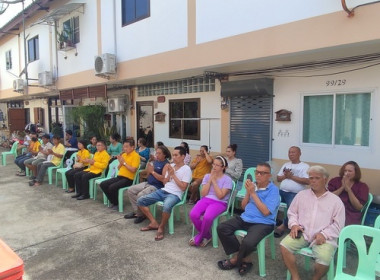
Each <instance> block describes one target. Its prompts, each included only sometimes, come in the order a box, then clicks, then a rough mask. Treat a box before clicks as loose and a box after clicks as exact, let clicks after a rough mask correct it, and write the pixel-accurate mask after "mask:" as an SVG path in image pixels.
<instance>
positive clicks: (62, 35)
mask: <svg viewBox="0 0 380 280" xmlns="http://www.w3.org/2000/svg"><path fill="white" fill-rule="evenodd" d="M71 34H72V32H71V28H64V29H62V31H61V32H59V31H57V41H58V45H59V49H64V48H66V47H70V46H73V44H72V41H71Z"/></svg>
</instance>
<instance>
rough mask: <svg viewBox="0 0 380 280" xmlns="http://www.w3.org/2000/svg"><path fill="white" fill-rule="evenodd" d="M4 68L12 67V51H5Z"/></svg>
mask: <svg viewBox="0 0 380 280" xmlns="http://www.w3.org/2000/svg"><path fill="white" fill-rule="evenodd" d="M5 64H6V65H5V69H6V70H9V69H12V52H11V51H7V52H6V53H5Z"/></svg>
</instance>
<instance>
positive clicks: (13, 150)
mask: <svg viewBox="0 0 380 280" xmlns="http://www.w3.org/2000/svg"><path fill="white" fill-rule="evenodd" d="M17 146H18V141H15V142H14V143H13V144H12V147H11V150H10V151H9V152H2V153H1V157H2V162H3V165H4V166H6V165H7V156H8V155H12V156H14V158H16V157H17Z"/></svg>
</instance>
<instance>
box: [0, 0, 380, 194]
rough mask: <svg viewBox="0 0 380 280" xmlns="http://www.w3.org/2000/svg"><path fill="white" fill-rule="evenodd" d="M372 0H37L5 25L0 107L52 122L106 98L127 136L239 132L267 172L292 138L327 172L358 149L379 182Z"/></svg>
mask: <svg viewBox="0 0 380 280" xmlns="http://www.w3.org/2000/svg"><path fill="white" fill-rule="evenodd" d="M346 2H347V3H346ZM371 2H372V3H371ZM375 2H377V1H365V0H363V1H360V3H359V4H360V6H359V7H355V5H359V4H358V3H357V1H356V2H355V1H349V0H346V1H340V0H339V1H338V0H336V1H331V0H322V1H321V0H318V1H317V0H310V1H301V0H292V1H272V0H269V1H264V2H263V1H249V0H245V1H238V2H237V1H215V0H167V1H159V0H96V1H89V0H87V1H86V0H83V1H47V0H46V1H43V0H41V1H39V3H38V4H37V3H33V4H31V5H30V6H28V7H27V8H26V13H24V14H18V15H16V16H15V17H13V18H12V19H11V20H10V21H9V22H8V23H7V24H5V25H3V26H2V27H1V29H0V31H1V33H0V59H1V60H0V61H1V66H0V68H1V69H0V79H1V80H0V101H1V102H2V103H3V107H1V108H2V111H3V112H5V111H6V110H8V111H10V112H12V111H14V110H16V109H19V108H20V109H22V110H28V109H29V111H28V112H27V114H29V115H28V116H27V117H26V118H27V119H28V118H29V119H28V120H31V121H35V120H39V118H40V117H37V118H36V115H38V116H39V115H41V114H42V115H43V116H44V117H43V119H44V120H45V126H46V129H48V123H51V122H56V121H62V120H63V118H64V114H65V110H70V107H69V106H71V105H72V106H80V105H86V104H99V103H102V104H105V105H106V106H107V107H108V111H109V114H110V115H111V123H114V124H116V126H117V127H118V129H119V131H120V132H121V133H122V135H123V136H126V135H132V136H134V137H140V136H144V137H146V138H148V140H149V142H150V143H153V142H155V141H163V142H164V143H165V144H166V145H167V146H169V147H174V146H177V145H179V144H180V142H181V141H186V142H188V143H189V145H190V147H191V149H192V151H193V153H195V152H196V150H198V149H199V147H200V146H201V145H208V146H210V148H211V151H212V152H214V153H223V152H224V150H225V148H226V146H227V145H228V144H230V143H236V144H238V153H237V156H238V157H240V158H242V159H243V162H244V166H245V167H249V166H254V165H255V164H256V163H257V162H259V161H268V160H269V161H271V162H272V163H273V165H274V166H275V168H274V169H275V171H276V167H277V169H278V167H279V166H281V164H282V163H283V162H284V161H286V160H287V151H288V148H289V147H290V146H292V145H296V146H300V147H301V149H302V160H303V161H306V162H308V163H310V164H322V165H324V166H326V167H327V168H328V169H329V171H330V172H331V176H335V175H337V173H338V168H339V167H340V166H341V165H342V164H343V163H344V162H346V161H348V160H355V161H357V162H358V164H359V165H360V166H361V168H362V171H363V180H364V181H365V182H367V183H368V185H369V186H370V189H371V192H373V193H375V194H380V185H379V183H378V182H379V181H380V175H379V172H378V170H379V169H380V162H379V161H378V160H377V159H378V158H379V157H380V150H379V145H378V144H377V143H379V142H380V141H379V140H380V131H379V130H378V129H377V127H378V126H379V122H380V114H379V111H378V110H377V109H376V104H377V103H378V102H379V101H378V98H379V92H378V88H379V85H380V81H379V79H378V73H379V71H380V65H379V64H380V52H379V50H380V48H379V47H380V34H379V32H378V28H377V26H378V25H379V23H380V19H379V18H378V17H377V14H378V13H377V12H379V11H380V4H379V3H375ZM355 3H356V4H355ZM36 6H37V7H36ZM41 7H42V8H46V9H42V8H41ZM352 11H353V12H352ZM23 18H25V22H26V23H25V27H23V25H22V19H23ZM24 28H25V32H24V30H23V29H24ZM3 32H6V33H3ZM24 35H25V36H24ZM24 38H25V39H24ZM24 41H25V44H24ZM24 46H26V52H24ZM9 57H11V60H12V67H11V68H9V63H8V61H9ZM25 61H27V63H25ZM26 66H27V67H26ZM24 69H27V71H23V70H24ZM25 73H27V75H28V77H26V76H25ZM39 76H41V79H42V80H37V79H38V78H39ZM50 77H51V79H50ZM27 78H29V80H27V83H26V79H27ZM19 79H22V80H23V83H22V82H20V85H21V84H22V87H23V91H19V92H21V93H19V92H14V90H16V89H17V86H18V83H19V82H14V81H15V80H16V81H17V80H19ZM32 79H36V80H32ZM14 83H16V84H14ZM63 105H66V106H65V107H64V109H63V107H62V106H63ZM16 106H17V108H16ZM36 108H37V109H36ZM279 111H280V112H279ZM25 112H26V111H25ZM276 112H278V113H277V114H276ZM8 116H9V117H8V118H11V117H12V115H10V114H9V112H8ZM11 125H13V124H11Z"/></svg>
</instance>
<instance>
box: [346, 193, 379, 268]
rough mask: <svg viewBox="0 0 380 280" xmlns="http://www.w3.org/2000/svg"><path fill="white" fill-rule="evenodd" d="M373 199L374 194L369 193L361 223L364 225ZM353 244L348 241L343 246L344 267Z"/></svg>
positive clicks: (363, 208)
mask: <svg viewBox="0 0 380 280" xmlns="http://www.w3.org/2000/svg"><path fill="white" fill-rule="evenodd" d="M372 200H373V195H372V194H371V193H368V200H367V202H366V204H364V206H363V207H362V210H361V212H362V222H361V225H364V222H365V218H366V216H367V212H368V208H369V206H370V205H371V203H372ZM350 245H351V243H350V242H349V241H348V242H346V243H344V247H343V250H344V254H343V267H344V268H346V253H347V248H348V247H349V246H350Z"/></svg>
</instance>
